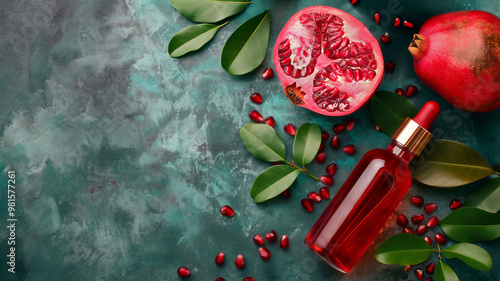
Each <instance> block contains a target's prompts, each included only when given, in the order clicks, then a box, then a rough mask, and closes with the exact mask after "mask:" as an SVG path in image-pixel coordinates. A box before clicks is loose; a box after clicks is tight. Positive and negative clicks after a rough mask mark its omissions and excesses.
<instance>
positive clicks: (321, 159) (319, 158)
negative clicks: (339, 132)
mask: <svg viewBox="0 0 500 281" xmlns="http://www.w3.org/2000/svg"><path fill="white" fill-rule="evenodd" d="M314 160H316V162H318V164H323V163H325V160H326V153H325V152H320V153H318V154H316V157H314Z"/></svg>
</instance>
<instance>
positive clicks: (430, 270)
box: [425, 262, 436, 274]
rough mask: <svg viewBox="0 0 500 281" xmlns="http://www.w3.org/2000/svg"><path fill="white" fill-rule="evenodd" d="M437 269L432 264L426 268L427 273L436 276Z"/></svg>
mask: <svg viewBox="0 0 500 281" xmlns="http://www.w3.org/2000/svg"><path fill="white" fill-rule="evenodd" d="M435 269H436V264H435V263H433V262H431V263H429V264H428V265H427V266H426V267H425V272H427V273H429V274H434V270H435Z"/></svg>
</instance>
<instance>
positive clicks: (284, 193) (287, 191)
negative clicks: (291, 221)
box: [281, 188, 292, 198]
mask: <svg viewBox="0 0 500 281" xmlns="http://www.w3.org/2000/svg"><path fill="white" fill-rule="evenodd" d="M281 195H283V197H285V198H290V196H292V194H291V193H290V189H288V188H287V189H285V191H283V192H282V193H281Z"/></svg>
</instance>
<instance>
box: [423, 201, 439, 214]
mask: <svg viewBox="0 0 500 281" xmlns="http://www.w3.org/2000/svg"><path fill="white" fill-rule="evenodd" d="M436 209H437V205H436V203H429V204H425V206H424V210H425V212H426V213H427V214H430V213H432V212H434V211H435V210H436Z"/></svg>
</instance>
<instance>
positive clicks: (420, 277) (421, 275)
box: [413, 268, 424, 280]
mask: <svg viewBox="0 0 500 281" xmlns="http://www.w3.org/2000/svg"><path fill="white" fill-rule="evenodd" d="M413 273H415V276H416V277H417V279H418V280H424V271H423V270H422V269H421V268H417V269H415V271H413Z"/></svg>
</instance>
